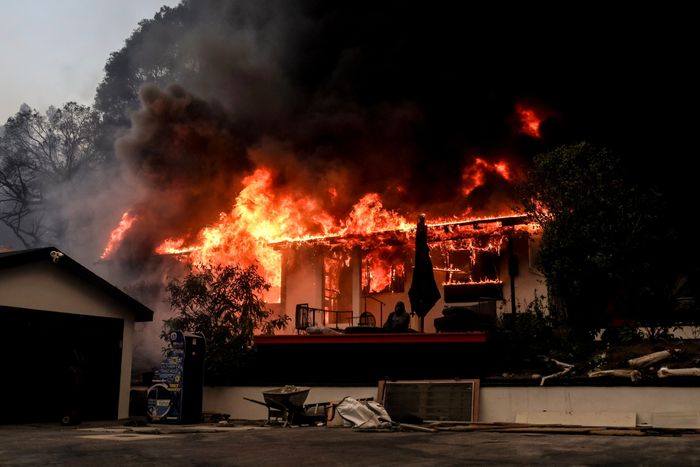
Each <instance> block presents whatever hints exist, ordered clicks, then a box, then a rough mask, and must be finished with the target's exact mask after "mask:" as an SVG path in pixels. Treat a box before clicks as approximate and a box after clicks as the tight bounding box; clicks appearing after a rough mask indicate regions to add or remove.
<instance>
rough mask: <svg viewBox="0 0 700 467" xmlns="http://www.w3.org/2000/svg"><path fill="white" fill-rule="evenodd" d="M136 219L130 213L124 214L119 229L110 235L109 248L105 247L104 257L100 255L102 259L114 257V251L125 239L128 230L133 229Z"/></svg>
mask: <svg viewBox="0 0 700 467" xmlns="http://www.w3.org/2000/svg"><path fill="white" fill-rule="evenodd" d="M136 219H137V218H136V216H132V215H130V214H129V211H126V212H125V213H124V214H122V218H121V220H120V221H119V224H118V225H117V227H115V229H114V230H112V233H110V234H109V240H108V241H107V246H105V249H104V251H103V252H102V255H100V259H107V258H109V257H110V256H111V255H112V253H113V252H114V249H115V248H116V247H117V245H118V244H119V243H120V242H121V241H122V239H123V238H124V234H125V233H126V231H127V230H129V229H130V228H131V226H132V225H133V224H134V221H135V220H136Z"/></svg>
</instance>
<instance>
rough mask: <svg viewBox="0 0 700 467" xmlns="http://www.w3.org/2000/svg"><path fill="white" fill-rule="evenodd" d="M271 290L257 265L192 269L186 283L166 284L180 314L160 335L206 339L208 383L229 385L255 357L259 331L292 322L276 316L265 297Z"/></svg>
mask: <svg viewBox="0 0 700 467" xmlns="http://www.w3.org/2000/svg"><path fill="white" fill-rule="evenodd" d="M269 288H270V285H269V284H268V283H267V282H265V280H264V279H263V278H262V277H261V276H260V275H259V274H258V273H257V268H256V267H255V266H249V267H247V268H243V267H241V266H238V265H230V266H204V267H192V268H190V271H189V272H188V274H187V275H186V276H185V278H184V279H182V280H177V279H176V280H173V281H171V282H170V283H169V284H168V286H167V291H168V292H169V293H170V306H171V309H173V310H175V311H177V315H176V316H175V317H174V318H172V319H169V320H166V321H165V322H164V327H163V332H162V334H161V337H162V338H163V339H165V340H167V336H168V335H169V334H170V332H171V331H173V330H182V331H187V332H194V333H198V334H201V335H202V336H204V338H205V339H206V345H207V355H206V360H205V366H204V379H205V382H206V383H222V382H226V381H228V380H229V379H230V378H231V377H232V375H233V374H234V372H235V370H236V369H237V368H239V367H241V366H242V365H243V364H244V363H245V360H246V357H247V356H249V355H250V352H251V350H252V348H253V332H254V331H255V329H260V330H261V331H262V333H263V334H273V333H274V331H275V330H278V329H283V328H285V327H286V325H287V323H288V322H289V321H290V318H289V317H288V316H286V315H282V316H279V317H276V318H271V316H272V311H271V310H269V309H267V308H266V306H265V302H264V301H263V299H262V298H261V297H262V293H263V292H264V291H266V290H268V289H269Z"/></svg>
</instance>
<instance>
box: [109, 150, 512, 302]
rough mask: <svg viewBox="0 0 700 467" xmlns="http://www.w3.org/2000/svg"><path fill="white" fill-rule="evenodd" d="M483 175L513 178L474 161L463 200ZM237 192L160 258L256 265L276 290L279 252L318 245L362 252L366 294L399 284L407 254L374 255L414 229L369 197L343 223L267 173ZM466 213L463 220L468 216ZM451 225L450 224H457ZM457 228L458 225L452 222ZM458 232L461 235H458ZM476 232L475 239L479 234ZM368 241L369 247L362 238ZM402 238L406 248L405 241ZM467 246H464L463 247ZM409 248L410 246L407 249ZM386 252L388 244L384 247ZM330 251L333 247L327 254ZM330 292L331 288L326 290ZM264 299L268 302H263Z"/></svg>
mask: <svg viewBox="0 0 700 467" xmlns="http://www.w3.org/2000/svg"><path fill="white" fill-rule="evenodd" d="M489 176H491V177H492V176H496V177H500V178H501V179H504V180H511V179H512V178H513V174H512V172H511V169H510V168H509V166H508V164H507V163H506V162H503V161H499V162H488V161H486V160H485V159H482V158H476V159H475V161H474V163H473V164H472V165H470V166H468V167H466V168H465V169H464V171H463V174H462V179H463V186H462V194H463V195H464V196H468V195H469V194H470V193H471V192H472V191H473V190H474V189H475V188H477V187H478V186H481V185H483V184H484V183H486V182H487V179H488V177H489ZM242 185H243V189H242V190H241V191H240V192H239V193H238V195H237V196H236V198H235V199H234V200H233V204H232V207H231V210H230V211H229V212H222V213H220V214H219V218H218V220H217V221H215V222H213V223H211V224H210V225H207V226H204V227H202V228H201V229H200V230H199V232H198V233H197V234H196V235H194V236H192V237H185V236H183V237H172V238H165V239H163V240H162V241H161V242H160V244H159V245H158V246H157V247H156V249H155V252H156V253H158V254H170V255H177V258H178V259H179V260H181V261H184V262H188V263H190V264H195V265H199V264H206V265H208V264H224V265H225V264H233V263H236V264H242V265H250V264H257V265H258V266H259V272H260V274H261V275H262V276H263V277H264V278H265V279H266V280H267V281H268V282H269V283H270V284H271V285H272V286H273V288H276V287H277V288H278V287H279V286H280V285H281V270H282V268H281V260H282V254H281V252H280V249H279V247H278V246H277V245H278V244H279V243H282V242H302V241H311V240H314V241H321V240H323V241H324V242H331V243H332V244H333V245H340V246H341V247H342V248H346V249H347V248H349V247H350V246H354V245H361V246H362V252H363V256H364V260H363V263H364V271H365V272H364V275H363V277H364V286H365V288H366V289H367V291H368V292H379V291H382V290H386V289H387V287H390V288H391V287H394V286H395V285H396V286H397V287H398V285H397V284H399V283H401V281H403V277H404V274H405V271H404V268H405V267H404V265H405V264H406V263H405V259H406V257H405V255H404V256H400V255H393V256H392V255H389V254H387V252H386V251H382V252H381V254H380V252H379V250H377V251H374V252H373V251H372V248H374V247H382V242H383V240H382V239H386V238H389V237H391V236H392V235H396V234H397V233H400V235H402V236H405V235H411V232H413V230H414V229H415V225H414V223H413V222H409V221H407V220H406V218H405V217H404V216H402V215H401V214H399V213H397V212H395V211H391V210H388V209H386V208H385V207H384V205H383V203H382V199H381V197H380V195H379V194H377V193H367V194H365V195H364V196H362V198H360V199H359V200H358V201H357V202H356V203H355V204H354V205H353V206H352V208H351V210H350V211H349V213H348V214H347V216H345V218H336V217H334V216H332V215H331V214H329V213H328V212H327V211H326V210H324V207H323V204H322V201H323V200H321V199H320V198H316V197H314V196H313V195H311V194H305V193H304V194H302V193H300V192H298V191H297V192H294V191H292V190H289V189H287V190H288V191H285V190H276V189H275V186H274V178H273V175H272V171H271V170H270V169H268V168H266V167H259V168H257V169H256V170H255V171H254V172H253V173H251V174H250V175H248V176H247V177H246V178H244V179H243V181H242ZM327 196H328V199H326V200H325V201H326V202H330V203H331V204H334V203H335V201H336V199H337V197H338V190H337V189H336V188H334V187H333V188H329V189H328V190H327ZM465 214H466V213H464V214H462V215H461V217H466V216H465ZM455 219H456V218H453V219H452V220H455ZM136 221H137V218H136V217H135V216H132V215H131V214H129V212H125V213H124V214H123V216H122V219H121V221H120V222H119V225H118V227H117V228H116V229H114V231H113V232H112V234H111V236H110V239H109V242H108V243H107V246H106V247H105V250H104V253H103V254H102V258H103V259H104V258H107V257H109V255H111V254H112V253H113V251H114V250H115V249H116V247H117V245H118V243H119V242H120V241H122V239H123V237H124V235H125V233H126V231H127V230H128V229H129V228H130V227H131V226H132V224H133V223H134V222H136ZM458 222H459V221H457V223H458ZM443 227H444V231H445V235H446V236H449V235H457V236H461V232H467V233H469V231H471V230H474V229H477V230H478V232H479V234H481V233H484V231H485V229H484V228H482V227H478V226H476V225H475V226H473V228H472V227H469V228H467V227H460V226H459V225H457V224H455V225H452V224H449V225H448V224H445V225H444V226H443ZM460 229H461V230H460ZM477 230H475V232H476V231H477ZM368 234H374V237H376V239H377V240H376V241H375V242H374V243H372V242H370V241H369V240H368V237H367V235H368ZM402 238H404V242H405V240H406V239H407V238H408V237H402ZM464 242H468V240H462V243H464ZM501 244H502V239H500V237H494V239H493V240H492V242H489V244H487V245H477V244H475V243H474V244H469V245H468V246H467V248H468V249H471V250H478V249H487V250H492V251H493V250H497V249H499V248H500V246H501ZM408 245H409V249H410V248H411V246H410V242H409V243H408ZM384 246H386V244H384ZM333 248H335V247H333ZM329 287H330V285H329ZM268 298H273V296H272V295H268Z"/></svg>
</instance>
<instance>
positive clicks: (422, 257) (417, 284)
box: [408, 214, 440, 332]
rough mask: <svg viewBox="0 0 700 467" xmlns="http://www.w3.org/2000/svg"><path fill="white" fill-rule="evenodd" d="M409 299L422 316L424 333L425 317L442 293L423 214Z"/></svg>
mask: <svg viewBox="0 0 700 467" xmlns="http://www.w3.org/2000/svg"><path fill="white" fill-rule="evenodd" d="M408 298H409V300H410V301H411V310H412V311H413V312H414V313H416V314H417V315H418V316H420V330H421V332H423V320H424V318H425V315H427V314H428V312H429V311H430V309H431V308H432V307H433V305H435V303H436V302H437V301H438V300H439V299H440V291H439V290H438V287H437V284H436V283H435V275H434V273H433V262H432V261H431V260H430V248H429V247H428V227H427V226H426V225H425V215H423V214H421V215H420V216H419V218H418V226H417V227H416V259H415V264H414V267H413V279H411V288H410V289H409V290H408Z"/></svg>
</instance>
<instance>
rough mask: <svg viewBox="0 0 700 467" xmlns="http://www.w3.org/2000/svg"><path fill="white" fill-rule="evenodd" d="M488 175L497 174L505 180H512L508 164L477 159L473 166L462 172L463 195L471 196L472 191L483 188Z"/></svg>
mask: <svg viewBox="0 0 700 467" xmlns="http://www.w3.org/2000/svg"><path fill="white" fill-rule="evenodd" d="M488 173H495V174H497V175H498V176H500V177H501V178H503V179H504V180H508V181H510V180H512V174H511V171H510V167H509V166H508V163H507V162H504V161H500V162H488V161H485V160H484V159H482V158H480V157H477V158H476V159H474V163H473V164H472V165H470V166H467V167H465V168H464V170H463V171H462V193H464V196H469V194H470V193H471V192H472V191H474V190H475V189H476V188H478V187H480V186H482V185H483V184H484V183H485V182H486V175H487V174H488Z"/></svg>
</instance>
